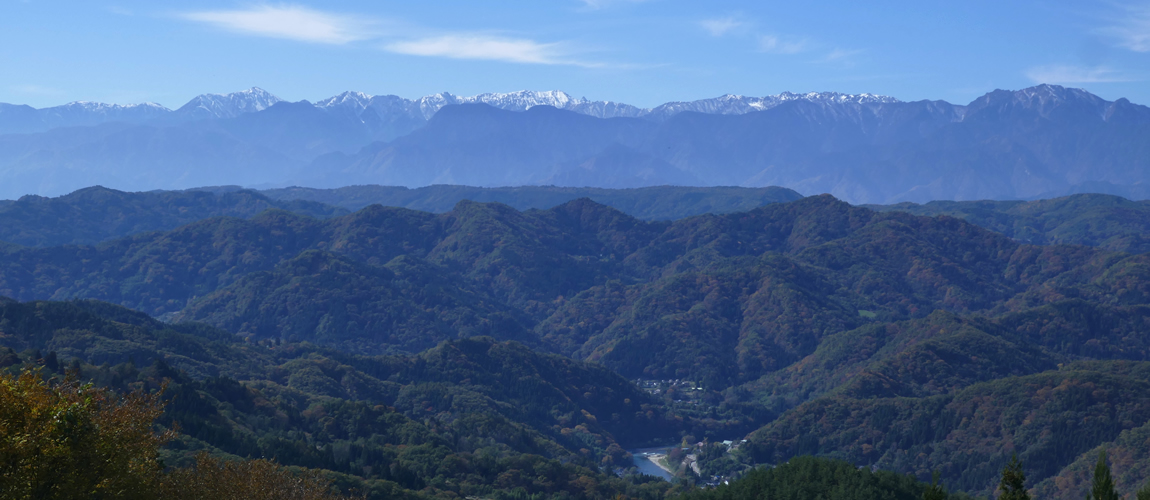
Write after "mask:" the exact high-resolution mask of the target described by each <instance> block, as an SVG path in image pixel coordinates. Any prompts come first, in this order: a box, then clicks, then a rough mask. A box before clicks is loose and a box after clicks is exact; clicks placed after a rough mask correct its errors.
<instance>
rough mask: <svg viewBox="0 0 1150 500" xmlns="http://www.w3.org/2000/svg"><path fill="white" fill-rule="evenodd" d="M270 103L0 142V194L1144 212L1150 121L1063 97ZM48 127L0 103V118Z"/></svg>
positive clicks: (265, 98) (224, 100) (257, 100)
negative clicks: (1057, 202)
mask: <svg viewBox="0 0 1150 500" xmlns="http://www.w3.org/2000/svg"><path fill="white" fill-rule="evenodd" d="M277 101H278V99H277V98H275V96H272V95H271V94H268V93H266V92H264V91H262V90H260V89H257V88H253V89H251V90H248V91H244V92H238V93H233V94H228V95H224V96H220V95H205V96H200V97H197V98H196V99H195V100H193V102H191V103H189V104H188V105H186V106H184V107H182V108H180V109H179V110H176V111H173V112H170V113H167V114H166V115H164V116H163V117H161V118H159V119H155V120H150V121H149V120H144V121H143V122H139V121H138V120H137V121H132V120H135V119H134V118H133V119H132V120H129V119H127V118H124V119H118V121H110V122H105V123H101V124H99V125H95V126H84V127H65V128H54V129H51V130H46V131H41V132H37V133H34V134H22V135H0V182H2V184H0V185H2V186H3V187H2V188H0V197H7V198H16V197H19V196H22V195H24V194H29V193H33V194H41V195H57V194H62V193H66V192H70V191H72V190H75V189H80V188H82V187H86V186H90V185H93V184H100V185H106V186H111V187H114V188H117V189H125V190H149V189H157V188H161V189H187V188H191V187H195V186H199V185H224V184H239V185H246V186H255V187H265V188H266V187H277V186H288V185H300V186H309V187H338V186H346V185H350V184H390V185H400V186H408V187H419V186H426V185H431V184H439V183H450V184H468V185H475V186H516V185H539V184H556V185H563V186H595V187H613V188H625V187H639V186H651V185H663V184H676V185H710V186H716V185H727V186H747V187H755V186H784V187H788V188H791V189H795V190H797V191H799V192H802V193H804V194H818V193H831V194H833V195H835V196H837V197H839V198H841V199H844V200H847V201H850V202H852V203H881V204H889V203H898V202H904V201H912V202H926V201H930V200H936V199H940V200H977V199H1037V198H1052V197H1057V196H1063V195H1067V194H1072V193H1080V192H1104V193H1109V194H1116V195H1120V196H1124V197H1127V198H1132V199H1139V198H1145V197H1147V196H1150V182H1148V181H1150V179H1148V178H1147V177H1148V173H1150V108H1147V107H1145V106H1140V105H1136V104H1133V103H1130V102H1129V101H1127V100H1125V99H1119V100H1117V101H1114V102H1110V101H1106V100H1103V99H1101V98H1099V97H1097V96H1094V95H1092V94H1090V93H1088V92H1086V91H1083V90H1078V89H1067V88H1063V87H1059V86H1052V85H1039V86H1036V87H1032V88H1028V89H1023V90H1020V91H1005V90H998V91H994V92H991V93H989V94H986V95H985V96H983V97H980V98H979V99H976V100H975V101H974V102H972V103H970V104H969V105H966V106H959V105H954V104H950V103H946V102H943V101H918V102H901V101H898V100H896V99H893V98H889V97H883V96H874V95H869V94H859V95H847V94H836V93H809V94H780V95H778V96H768V97H761V98H759V97H754V98H752V97H742V96H723V97H719V98H715V99H707V100H701V101H695V102H690V103H668V104H666V105H664V106H660V107H658V108H654V109H651V110H643V109H640V108H636V107H633V106H627V105H624V104H620V103H611V102H596V101H588V100H585V99H578V98H574V97H572V96H570V95H568V94H565V93H562V92H526V91H524V92H515V93H509V94H481V95H478V96H472V97H459V96H454V95H452V94H448V93H442V94H436V95H433V96H427V97H424V98H421V99H418V100H408V99H403V98H400V97H397V96H371V95H367V94H362V93H354V92H347V93H344V94H340V95H339V96H336V97H333V98H330V99H326V100H323V101H320V102H319V103H317V104H315V105H313V104H311V103H308V102H306V101H301V102H298V103H286V102H277ZM109 109H110V108H109ZM133 109H135V108H133ZM141 109H144V108H141ZM148 109H150V108H148ZM42 111H44V110H32V109H31V108H26V107H19V106H5V107H2V108H0V122H3V123H8V122H12V123H16V122H19V121H20V120H24V119H28V117H36V116H40V114H41V112H42ZM121 111H122V112H117V113H120V114H121V115H124V116H127V115H125V113H127V111H123V110H121ZM158 112H163V111H158ZM114 114H115V113H112V111H108V112H107V113H105V114H104V115H99V116H112V115H114ZM85 116H89V115H85ZM90 116H96V115H90ZM21 117H23V118H21ZM181 117H184V118H181ZM201 117H202V119H200V118H201ZM9 118H11V119H10V120H9ZM93 119H94V120H95V118H93ZM102 119H104V118H100V120H102ZM6 120H7V121H6ZM37 123H39V122H37ZM39 126H41V127H43V125H39Z"/></svg>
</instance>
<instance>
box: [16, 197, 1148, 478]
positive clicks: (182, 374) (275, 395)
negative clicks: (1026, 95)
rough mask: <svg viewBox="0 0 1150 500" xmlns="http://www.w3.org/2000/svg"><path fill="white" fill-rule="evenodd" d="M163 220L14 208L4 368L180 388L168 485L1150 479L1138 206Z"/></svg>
mask: <svg viewBox="0 0 1150 500" xmlns="http://www.w3.org/2000/svg"><path fill="white" fill-rule="evenodd" d="M114 193H115V192H113V194H114ZM96 194H99V195H100V196H105V195H107V196H111V195H108V193H105V192H102V191H99V190H97V191H93V192H91V193H88V194H87V195H86V196H87V198H86V199H88V200H89V201H88V202H86V203H97V202H95V201H91V200H93V199H96V198H92V196H93V195H96ZM150 196H153V198H149V199H148V200H150V201H147V203H150V204H151V205H148V204H147V203H145V202H144V201H140V200H142V198H133V197H132V196H130V195H125V196H120V195H116V196H112V197H111V198H110V199H112V200H116V201H114V203H125V201H124V200H126V199H131V200H135V201H132V202H131V203H132V204H134V205H133V206H137V207H153V208H154V207H158V206H169V207H170V206H175V205H172V204H177V205H178V206H181V207H182V206H188V207H193V206H194V207H195V208H194V209H193V208H188V209H186V210H184V209H178V210H174V211H172V212H171V213H173V214H175V213H184V214H187V215H186V217H188V218H190V219H191V218H195V219H197V220H195V221H192V222H190V223H187V224H186V225H182V226H178V227H174V228H171V229H168V227H167V226H166V225H173V224H182V223H184V222H187V221H186V220H184V219H179V218H178V217H175V216H174V215H173V216H171V217H168V216H165V217H167V218H163V217H161V218H158V219H148V218H147V217H144V216H141V215H138V214H144V213H145V212H147V210H151V208H149V209H144V208H137V209H135V210H136V211H135V212H133V211H132V210H125V211H124V212H123V213H124V214H137V215H132V216H130V217H129V215H124V216H122V217H121V216H113V215H108V214H107V213H105V214H104V215H100V216H99V217H98V216H97V215H98V214H97V215H92V216H90V217H89V218H88V219H85V220H86V221H87V222H86V223H85V225H86V228H85V230H84V232H82V233H79V232H76V230H71V229H67V228H66V227H64V226H61V225H59V224H56V223H53V222H51V221H54V220H57V221H58V220H65V219H68V218H70V217H71V216H70V215H67V214H68V213H70V212H67V210H78V208H76V207H77V206H81V205H76V204H75V202H74V201H67V202H62V201H59V200H60V199H54V200H31V199H25V200H21V201H20V202H17V203H16V204H8V205H5V206H3V207H0V218H2V217H9V219H5V220H13V221H26V222H27V223H26V224H25V225H23V226H21V227H20V228H19V230H18V231H17V230H16V229H11V228H15V227H16V226H15V225H12V224H9V225H8V226H6V227H5V229H4V231H9V233H11V234H18V235H20V236H19V238H21V240H19V241H13V242H12V243H15V244H12V245H8V246H4V247H3V248H0V252H3V258H2V259H0V295H2V296H7V297H10V299H4V301H3V302H2V303H0V346H2V348H3V349H5V350H4V352H0V366H3V367H6V368H5V369H6V370H8V371H9V372H10V373H18V372H19V371H21V370H23V369H26V368H28V367H39V368H40V369H41V370H42V374H43V375H44V376H45V377H48V378H61V379H62V378H63V377H65V376H66V375H67V374H69V373H71V374H73V376H74V377H78V378H79V379H80V380H90V381H92V382H93V383H95V384H97V385H98V386H99V387H105V388H109V389H111V390H113V391H116V393H118V394H126V393H129V392H131V391H145V392H146V391H156V390H158V389H159V388H160V387H161V386H163V384H164V383H165V381H167V382H166V383H167V386H166V389H165V390H164V391H163V393H162V394H163V395H162V398H163V401H164V402H166V403H165V404H166V406H164V409H163V413H162V414H160V415H159V416H158V417H157V420H156V422H158V425H159V427H158V429H161V430H163V429H171V430H174V431H175V434H174V439H172V440H171V441H170V442H169V443H168V444H166V445H165V446H164V447H163V448H162V451H161V452H160V456H161V458H162V460H163V463H164V464H166V465H167V466H169V467H188V466H190V465H191V464H193V463H194V462H195V460H196V458H195V457H196V455H197V454H198V453H200V452H206V453H208V455H207V456H214V457H223V458H227V459H233V458H253V459H256V458H260V457H264V458H269V459H274V460H275V461H276V462H278V463H279V464H282V465H285V466H292V467H305V468H308V469H310V470H318V471H322V474H324V476H323V477H325V478H327V479H329V480H331V481H332V484H333V485H334V486H335V488H337V489H339V490H340V491H343V492H345V493H347V492H351V491H352V490H356V491H359V492H361V493H363V494H366V495H368V496H369V497H372V498H384V497H387V498H391V497H395V496H409V497H412V498H415V497H424V496H427V497H444V498H448V497H452V498H454V497H455V496H481V497H493V498H509V499H510V498H516V499H518V498H529V497H530V498H545V497H554V496H560V497H563V496H569V497H571V498H607V497H614V496H615V495H624V496H627V497H630V498H650V499H656V498H665V497H667V496H674V495H678V494H687V495H690V496H699V497H706V496H715V495H718V496H722V497H723V498H745V497H747V496H755V495H752V494H751V493H748V492H749V491H767V490H770V489H772V488H774V489H777V491H779V492H780V493H778V496H783V497H787V498H792V497H793V498H807V496H803V495H808V494H811V495H816V496H818V495H822V496H823V497H826V498H831V497H834V498H848V497H845V496H835V495H830V494H825V495H824V494H821V493H817V491H818V490H817V489H815V490H804V491H806V493H796V492H793V491H791V490H789V489H788V488H792V487H793V485H794V484H795V483H796V480H795V479H794V478H795V477H803V478H815V477H821V476H819V474H827V475H829V476H828V477H833V478H837V479H835V481H839V482H832V483H834V484H839V485H840V486H833V485H832V486H828V487H829V488H834V487H839V488H840V489H842V488H846V489H847V490H851V491H870V490H869V489H875V491H880V490H881V491H883V492H884V493H881V494H879V493H876V494H875V495H872V496H863V497H866V498H874V497H875V496H881V497H883V498H888V497H889V498H910V497H911V496H914V497H922V494H923V492H924V491H925V488H928V486H929V483H928V482H929V481H931V477H932V474H933V473H935V472H937V473H938V474H939V478H938V480H939V481H941V484H943V485H945V487H946V488H947V490H948V491H951V492H954V494H958V493H959V492H964V494H970V495H975V496H986V495H991V494H994V492H995V491H996V490H997V489H998V487H999V483H1000V480H1001V473H1002V471H1003V468H1004V467H1006V466H1007V464H1008V463H1009V462H1010V460H1011V457H1012V456H1015V455H1017V456H1018V458H1019V459H1020V460H1021V463H1022V469H1021V470H1022V471H1023V472H1024V473H1025V476H1026V478H1027V479H1026V481H1025V488H1027V489H1029V490H1030V492H1031V493H1032V494H1033V495H1035V497H1036V498H1067V499H1071V498H1073V499H1078V498H1081V497H1083V496H1084V495H1085V493H1086V492H1087V491H1089V490H1090V488H1091V487H1092V485H1091V474H1092V471H1093V469H1095V468H1096V467H1095V465H1096V464H1095V462H1096V459H1097V457H1098V455H1099V452H1100V451H1101V450H1106V452H1107V453H1108V457H1109V458H1108V463H1109V464H1110V466H1111V468H1112V470H1113V478H1114V484H1115V486H1116V487H1117V489H1118V490H1119V491H1122V492H1133V491H1135V490H1137V489H1139V488H1140V487H1141V486H1142V485H1143V483H1144V482H1145V481H1146V479H1147V478H1150V446H1147V445H1146V443H1147V442H1148V441H1147V440H1148V439H1150V430H1148V429H1150V398H1148V397H1147V395H1150V338H1148V337H1147V336H1146V332H1147V331H1148V329H1150V328H1148V327H1150V274H1148V273H1150V263H1148V262H1147V257H1146V256H1145V255H1143V254H1141V253H1140V252H1142V251H1143V248H1142V243H1139V241H1141V240H1140V239H1139V238H1142V237H1143V235H1142V233H1143V232H1144V231H1143V229H1142V228H1143V227H1144V225H1145V215H1143V214H1144V208H1142V207H1144V205H1143V204H1141V203H1135V202H1128V201H1126V200H1122V199H1116V198H1113V197H1107V196H1100V195H1078V196H1074V197H1069V198H1064V199H1059V200H1047V201H1043V202H1033V203H1003V204H992V203H990V204H988V203H982V204H979V203H973V204H965V205H963V204H957V205H946V206H945V207H943V206H942V205H938V206H936V205H934V204H928V205H923V206H909V205H908V206H896V207H881V210H878V211H876V210H872V209H871V208H867V207H856V206H851V205H849V204H846V203H843V202H840V201H838V200H835V199H834V198H831V197H829V196H816V197H808V198H803V199H801V200H797V201H791V202H787V203H773V204H768V205H765V206H762V207H758V208H754V209H752V210H749V211H743V212H733V213H723V214H704V215H698V216H693V217H687V218H679V219H675V220H654V219H660V217H646V218H645V219H649V220H644V219H641V218H636V217H633V216H631V215H628V214H627V213H624V212H622V211H620V210H617V209H615V208H611V207H609V206H606V205H602V204H599V203H596V202H595V201H592V200H589V199H578V200H573V201H569V202H566V203H563V204H561V205H558V206H556V207H554V208H550V209H531V210H525V211H519V210H516V209H515V208H512V207H510V206H507V205H503V204H499V203H477V202H469V201H463V202H459V203H458V204H456V205H455V207H454V208H453V209H452V210H450V211H447V212H444V213H439V214H436V213H429V212H420V211H415V210H410V209H404V208H395V207H390V208H389V207H383V206H379V205H372V206H368V207H366V208H363V209H362V210H359V211H357V212H354V213H345V212H342V211H341V210H343V209H338V208H333V207H331V206H328V205H321V204H319V203H318V202H314V201H309V202H307V203H310V205H309V204H303V203H304V202H298V203H297V204H295V205H284V204H285V203H288V202H285V201H282V200H281V201H273V199H272V198H267V197H264V196H262V195H259V194H257V193H251V192H243V191H241V192H232V193H223V194H218V193H216V194H214V193H210V192H202V193H196V194H194V195H189V194H188V193H184V194H183V195H181V196H183V197H181V196H176V195H174V194H164V193H158V194H157V193H153V194H151V195H150ZM165 196H167V197H169V198H164V197H165ZM188 196H192V198H194V199H195V200H199V201H197V202H196V204H192V205H189V203H190V202H189V201H188V200H189V199H192V198H188ZM221 196H232V197H233V198H231V200H232V201H230V202H227V203H224V202H223V201H221V200H223V198H220V197H221ZM213 197H215V198H213ZM213 200H215V201H213ZM235 200H246V201H243V202H242V203H240V205H242V206H247V207H248V208H247V209H245V210H248V211H247V212H245V211H242V210H237V209H235V205H231V204H228V203H239V202H236V201H235ZM32 202H35V203H32ZM109 203H113V202H109ZM165 203H167V205H164V204H165ZM292 203H296V202H292ZM18 204H23V205H22V206H23V208H21V210H24V212H21V213H20V214H24V215H20V214H18V213H16V212H13V211H12V210H14V208H13V207H15V206H17V205H18ZM225 205H226V207H231V208H226V207H225V208H226V210H225V209H224V208H220V207H224V206H225ZM69 206H71V207H72V208H68V209H67V210H65V208H61V207H69ZM29 207H32V208H29ZM35 207H40V208H38V209H37V210H39V212H35V211H33V212H29V210H32V209H33V208H35ZM325 207H326V208H325ZM265 208H266V210H265ZM257 209H258V210H260V212H259V213H258V214H253V213H252V212H253V211H255V210H257ZM943 209H945V211H946V214H949V215H943V214H941V213H940V214H939V215H932V216H922V215H914V214H913V213H908V212H920V213H921V212H923V211H926V210H934V211H935V212H931V213H932V214H933V213H939V212H941V211H942V210H943ZM85 210H88V211H93V210H92V209H91V208H88V209H85ZM220 210H224V212H223V213H217V212H219V211H220ZM229 210H230V211H229ZM309 210H310V212H308V211H309ZM5 211H6V212H5ZM61 211H63V212H61ZM160 212H163V210H160ZM29 213H36V214H39V215H37V217H42V218H43V219H42V220H44V221H48V222H45V223H43V224H40V226H42V227H43V230H42V231H41V232H37V230H36V228H37V225H36V224H34V223H32V222H30V221H33V220H35V219H34V218H30V217H31V216H30V215H27V214H29ZM163 213H167V212H163ZM52 214H56V215H52ZM61 214H64V215H61ZM197 214H202V215H203V218H198V217H199V215H197ZM220 215H232V216H220ZM233 216H234V217H233ZM52 217H56V218H55V219H53V218H52ZM101 217H102V218H101ZM132 217H136V218H135V219H133V218H132ZM160 219H162V220H160ZM963 219H965V220H963ZM125 221H135V222H131V223H128V222H125ZM980 226H983V227H980ZM132 228H144V229H147V230H146V231H145V230H140V229H132ZM158 229H159V230H158ZM162 229H167V230H162ZM9 233H5V234H9ZM116 235H120V236H121V237H115V236H116ZM0 239H3V238H2V237H0ZM13 239H16V238H13ZM96 241H99V243H96V244H91V245H85V244H76V243H84V242H96ZM60 243H68V244H66V245H61V244H60ZM644 380H648V381H659V383H660V384H663V385H659V386H658V387H660V388H661V389H660V390H658V391H653V390H650V389H646V388H644V387H646V386H643V385H642V384H636V381H644ZM668 380H670V381H674V382H673V383H669V384H666V383H664V382H666V381H668ZM681 381H689V382H681ZM743 439H745V440H746V442H745V443H741V444H740V445H739V446H737V447H735V446H729V445H727V446H723V445H719V444H718V443H719V442H721V441H724V440H727V441H731V440H734V441H738V442H741V441H742V440H743ZM670 443H682V446H683V447H685V448H686V449H687V450H688V451H687V452H682V451H679V452H676V453H671V454H670V455H674V456H675V459H676V460H680V459H684V460H687V459H686V458H684V457H681V455H683V454H684V453H690V455H691V458H690V459H689V461H691V463H693V464H695V466H696V467H698V469H699V472H687V470H692V469H691V468H689V467H685V468H683V470H682V472H681V477H680V478H678V479H677V480H676V481H675V482H674V483H673V484H672V483H668V482H665V481H662V480H659V479H656V478H652V477H649V476H644V475H641V474H639V473H638V471H637V470H636V469H635V468H634V465H635V462H634V460H633V458H632V457H631V456H630V454H629V453H627V451H626V450H627V449H631V448H636V447H642V446H666V445H668V444H670ZM671 451H672V452H674V451H675V450H674V449H672V450H671ZM805 455H815V456H821V457H826V458H831V459H836V460H840V461H841V462H833V461H829V462H828V461H818V460H815V461H813V462H812V461H809V460H808V461H802V460H799V461H796V460H794V459H795V458H796V457H802V456H805ZM804 460H807V459H804ZM811 460H813V459H811ZM213 463H214V462H213ZM684 463H687V462H684ZM779 464H788V465H787V466H780V467H777V468H773V469H772V468H771V466H775V465H779ZM856 467H863V469H862V470H866V471H870V470H871V469H873V470H875V471H883V470H885V471H890V472H889V473H886V472H875V473H873V474H871V473H869V472H867V473H866V474H864V473H862V472H857V471H859V469H856ZM840 469H841V470H840ZM764 471H769V472H764ZM836 471H839V472H836ZM847 471H855V472H851V474H847ZM856 472H857V474H856ZM788 474H791V475H788ZM740 476H745V479H743V480H741V481H734V482H732V483H731V485H729V486H724V487H719V488H716V489H706V490H698V491H696V490H694V489H693V488H695V487H702V486H704V485H706V484H707V483H713V482H715V479H714V478H725V479H723V480H726V479H735V478H738V477H740ZM788 478H789V479H788ZM840 480H841V481H840ZM819 481H821V480H819ZM819 481H815V480H813V479H811V480H810V481H809V482H812V484H814V483H818V482H819ZM827 484H831V483H827ZM740 485H741V486H740ZM748 485H754V486H748ZM772 485H773V486H772ZM843 485H849V487H848V486H843ZM844 491H846V490H844ZM863 497H858V498H863ZM764 498H766V497H764ZM770 498H776V496H770ZM811 498H813V497H811ZM849 498H856V497H849Z"/></svg>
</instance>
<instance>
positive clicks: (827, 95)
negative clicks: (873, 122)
mask: <svg viewBox="0 0 1150 500" xmlns="http://www.w3.org/2000/svg"><path fill="white" fill-rule="evenodd" d="M381 98H386V99H387V100H386V105H382V103H380V104H377V103H376V101H377V100H380V99H381ZM797 100H806V101H812V102H820V103H827V104H847V103H855V104H874V103H879V104H883V103H896V102H901V101H899V100H898V99H895V98H893V97H887V96H881V95H875V94H840V93H837V92H808V93H805V94H796V93H792V92H784V93H782V94H777V95H771V96H765V97H745V96H740V95H731V94H728V95H724V96H720V97H716V98H713V99H702V100H698V101H690V102H670V103H666V104H663V105H661V106H657V107H655V108H651V109H644V108H640V107H637V106H632V105H630V104H624V103H619V102H612V101H591V100H588V99H586V98H576V97H573V96H571V95H570V94H568V93H566V92H563V91H559V90H548V91H530V90H520V91H517V92H508V93H485V94H479V95H475V96H470V97H464V96H456V95H453V94H450V93H448V92H442V93H439V94H432V95H429V96H425V97H421V98H419V99H416V100H410V101H409V100H406V99H403V98H402V97H399V96H393V95H389V96H371V95H368V94H364V93H363V92H344V93H342V94H339V95H337V96H334V97H330V98H327V99H324V100H322V101H319V102H318V103H316V106H318V107H320V108H325V109H338V108H342V109H350V110H353V111H354V112H355V113H356V114H359V113H361V112H362V111H364V110H366V109H368V108H372V109H375V110H376V111H377V112H383V111H388V112H394V111H399V110H401V109H402V110H404V111H407V112H409V113H415V114H418V115H421V116H422V118H423V119H425V120H427V119H430V118H431V116H432V115H434V114H435V113H436V112H437V111H439V110H440V109H442V108H443V107H444V106H449V105H452V104H467V103H483V104H487V105H490V106H492V107H496V108H499V109H505V110H508V111H527V110H528V109H531V108H533V107H535V106H552V107H555V108H558V109H565V110H568V111H574V112H576V113H581V114H585V115H590V116H594V117H596V118H616V117H628V118H639V117H644V116H652V117H656V118H667V117H670V116H672V115H675V114H678V113H681V112H684V111H694V112H699V113H709V114H724V115H732V114H744V113H750V112H753V111H763V110H766V109H771V108H773V107H775V106H778V105H779V104H782V103H784V102H787V101H797ZM416 110H418V111H416Z"/></svg>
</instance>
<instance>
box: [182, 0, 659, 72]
mask: <svg viewBox="0 0 1150 500" xmlns="http://www.w3.org/2000/svg"><path fill="white" fill-rule="evenodd" d="M597 1H599V2H600V3H603V2H607V1H608V0H597ZM610 1H632V2H634V1H644V0H610ZM181 17H183V18H184V19H188V20H192V21H198V22H203V23H207V24H211V25H214V26H217V27H219V28H222V29H226V30H229V31H234V32H238V33H244V34H249V35H254V36H265V37H272V38H286V39H291V40H298V41H303V42H312V43H322V44H333V45H343V44H347V43H351V42H357V41H364V40H376V41H377V42H381V43H382V45H380V46H381V47H382V49H383V50H386V51H388V52H393V53H397V54H407V55H414V56H425V57H445V58H451V59H474V60H488V61H504V62H514V63H524V64H557V65H572V66H583V67H601V66H606V65H605V64H601V63H595V62H588V61H582V60H577V59H573V58H572V57H570V54H571V53H572V51H570V50H568V49H570V44H569V43H566V42H549V43H547V42H539V41H535V40H531V39H527V38H521V37H520V38H516V37H506V36H497V35H490V34H482V33H480V34H475V33H450V32H448V33H444V32H439V33H435V32H434V31H431V30H428V29H422V28H411V27H407V28H402V31H404V32H405V33H398V31H400V28H397V26H400V25H401V24H398V23H396V22H389V24H388V25H387V26H388V27H389V28H391V29H390V31H391V33H387V32H385V31H384V30H383V29H381V28H382V27H383V22H382V21H379V20H371V19H365V18H362V17H355V16H350V15H341V14H333V13H329V12H322V11H318V10H314V9H310V8H307V7H301V6H294V5H292V6H271V5H261V6H257V7H253V8H249V9H243V10H221V11H205V12H190V13H184V14H181ZM429 32H430V33H435V34H430V33H429Z"/></svg>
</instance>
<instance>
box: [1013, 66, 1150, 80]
mask: <svg viewBox="0 0 1150 500" xmlns="http://www.w3.org/2000/svg"><path fill="white" fill-rule="evenodd" d="M1026 77H1027V78H1029V79H1030V80H1031V81H1032V82H1034V83H1054V84H1061V83H1110V82H1128V81H1130V78H1129V77H1126V76H1124V75H1122V74H1121V73H1119V72H1117V71H1115V70H1114V69H1112V68H1109V67H1106V66H1071V65H1066V64H1052V65H1047V66H1035V67H1033V68H1030V69H1028V70H1026Z"/></svg>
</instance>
